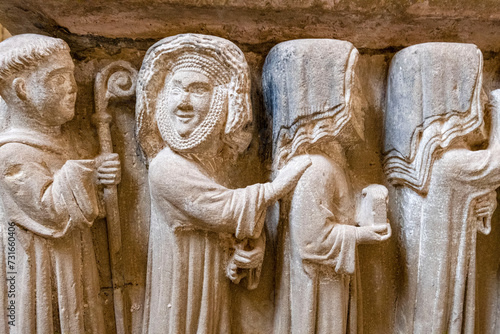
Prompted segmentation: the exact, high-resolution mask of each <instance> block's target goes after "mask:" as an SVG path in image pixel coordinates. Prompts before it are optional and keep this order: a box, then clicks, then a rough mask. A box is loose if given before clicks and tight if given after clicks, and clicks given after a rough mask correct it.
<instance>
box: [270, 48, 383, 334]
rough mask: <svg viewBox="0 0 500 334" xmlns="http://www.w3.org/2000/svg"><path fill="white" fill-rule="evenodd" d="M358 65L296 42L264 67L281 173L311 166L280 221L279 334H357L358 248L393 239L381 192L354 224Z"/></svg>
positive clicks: (352, 58) (352, 54)
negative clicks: (291, 166)
mask: <svg viewBox="0 0 500 334" xmlns="http://www.w3.org/2000/svg"><path fill="white" fill-rule="evenodd" d="M357 60H358V51H357V50H356V48H354V46H353V45H352V44H351V43H349V42H346V41H338V40H320V39H318V40H295V41H288V42H284V43H281V44H278V45H277V46H275V47H274V48H273V49H272V50H271V51H270V53H269V55H268V56H267V59H266V62H265V65H264V70H263V90H264V100H265V102H266V107H267V109H268V111H269V113H270V114H271V115H272V119H273V152H274V163H275V166H276V168H279V167H280V166H281V165H283V164H286V163H287V162H288V161H289V160H290V159H292V158H294V157H295V159H300V158H309V159H311V161H312V165H311V167H310V168H309V169H308V170H307V171H306V172H305V173H304V175H303V176H302V178H301V179H300V180H299V182H298V184H297V187H296V188H295V190H294V192H293V194H292V195H290V196H288V197H287V198H286V199H283V200H282V201H281V202H280V214H279V215H275V217H279V223H278V224H277V225H278V234H279V235H278V258H279V260H278V266H277V279H276V285H277V286H276V289H277V295H276V309H275V322H274V332H275V333H359V332H361V331H362V324H361V320H358V319H361V313H362V312H361V304H360V303H361V291H359V289H360V283H359V279H360V277H359V268H358V261H357V257H358V255H357V245H358V244H360V243H374V242H380V241H383V240H386V239H388V238H389V237H390V235H391V228H390V225H389V224H388V223H387V214H386V212H385V211H386V201H387V189H386V188H385V187H384V186H382V185H371V186H369V187H367V188H365V190H364V191H363V197H362V199H361V201H362V204H361V206H360V209H361V210H359V212H358V215H356V205H355V203H356V202H355V197H354V193H353V189H352V185H351V181H350V175H349V174H350V173H349V167H348V164H347V160H346V157H345V150H346V149H349V147H350V146H351V144H352V142H353V141H355V139H356V138H355V137H359V136H360V135H362V128H361V126H360V124H359V123H360V119H362V117H360V116H361V115H359V114H360V113H362V111H363V110H362V108H361V104H360V103H359V102H360V101H359V100H360V99H361V98H362V97H361V96H360V94H361V92H360V89H359V85H358V82H357V76H356V64H357ZM356 218H358V219H360V220H359V221H356ZM356 223H359V225H361V226H356Z"/></svg>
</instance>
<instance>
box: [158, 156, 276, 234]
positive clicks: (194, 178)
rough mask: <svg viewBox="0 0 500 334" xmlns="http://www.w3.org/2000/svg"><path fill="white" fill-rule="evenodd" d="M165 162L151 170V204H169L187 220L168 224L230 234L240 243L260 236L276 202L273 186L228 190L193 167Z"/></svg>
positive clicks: (191, 165)
mask: <svg viewBox="0 0 500 334" xmlns="http://www.w3.org/2000/svg"><path fill="white" fill-rule="evenodd" d="M162 161H163V160H161V157H160V159H159V160H156V161H155V162H153V163H152V164H151V166H150V174H149V177H150V185H151V195H152V200H153V201H157V202H158V203H161V202H162V201H167V202H168V203H169V204H170V205H172V206H174V207H175V208H177V209H178V210H179V211H180V212H182V216H184V217H179V218H178V219H173V220H172V221H169V222H168V223H170V224H174V225H175V224H180V225H186V227H194V228H199V229H203V230H209V231H214V232H225V233H231V234H235V236H236V238H238V239H244V238H258V237H259V236H260V233H261V230H262V227H263V226H264V220H265V215H266V209H267V207H268V206H269V205H270V204H271V202H272V199H273V198H274V190H273V187H272V185H271V184H270V183H265V184H254V185H251V186H248V187H245V188H239V189H228V188H226V187H224V186H222V185H220V184H218V183H217V182H215V181H214V180H212V179H211V178H209V177H208V176H207V175H205V174H204V173H202V172H201V171H200V170H199V169H198V168H197V167H196V166H195V165H194V164H190V163H188V162H185V163H184V165H183V164H182V161H181V162H180V164H178V163H177V162H178V161H169V162H168V165H167V164H166V163H164V161H163V162H162ZM167 166H168V167H167ZM175 227H176V226H174V228H175Z"/></svg>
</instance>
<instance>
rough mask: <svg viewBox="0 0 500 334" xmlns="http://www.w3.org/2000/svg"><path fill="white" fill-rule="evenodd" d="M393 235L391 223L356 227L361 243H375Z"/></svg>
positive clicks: (358, 239)
mask: <svg viewBox="0 0 500 334" xmlns="http://www.w3.org/2000/svg"><path fill="white" fill-rule="evenodd" d="M391 235H392V229H391V225H390V224H388V223H387V224H380V225H370V226H361V227H358V228H357V229H356V239H357V241H358V243H359V244H373V243H377V242H382V241H385V240H387V239H389V238H390V237H391Z"/></svg>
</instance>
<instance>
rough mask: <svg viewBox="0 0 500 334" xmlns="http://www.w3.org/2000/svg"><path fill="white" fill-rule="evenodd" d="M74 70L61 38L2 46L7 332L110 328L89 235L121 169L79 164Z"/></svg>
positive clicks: (99, 162)
mask: <svg viewBox="0 0 500 334" xmlns="http://www.w3.org/2000/svg"><path fill="white" fill-rule="evenodd" d="M73 70H74V64H73V61H72V59H71V57H70V54H69V47H68V45H67V44H66V43H65V42H64V41H62V40H60V39H55V38H51V37H46V36H40V35H20V36H15V37H12V38H10V39H8V40H7V41H4V42H2V43H1V44H0V94H1V96H2V98H3V100H2V101H1V102H2V104H3V105H2V112H3V113H2V116H3V117H2V119H1V120H2V133H1V135H0V157H1V159H0V161H1V164H0V175H2V178H1V179H0V189H1V202H0V203H1V206H0V216H1V220H2V225H1V228H0V230H1V231H2V238H3V242H2V260H1V261H0V262H2V263H3V265H4V266H3V269H2V271H1V272H0V276H1V277H2V281H4V282H5V281H6V280H7V279H8V282H10V283H9V285H8V286H7V291H6V290H5V288H6V286H5V285H3V286H2V287H1V288H0V296H1V298H0V300H1V304H2V307H1V308H2V317H1V318H0V328H2V332H6V333H7V332H8V331H9V330H8V329H7V328H9V329H10V331H9V332H10V333H54V332H56V331H62V332H66V333H70V332H73V333H84V332H85V333H104V331H105V322H104V313H103V311H102V305H101V300H100V298H99V292H100V286H99V279H98V272H97V265H96V257H95V254H94V249H93V242H92V234H91V230H90V228H91V226H92V225H93V223H94V220H96V218H98V217H99V216H100V217H102V216H103V215H104V212H103V208H102V205H101V202H100V198H99V193H100V192H101V189H102V187H113V186H115V185H116V184H117V183H119V182H120V162H119V158H118V155H117V154H103V155H100V156H98V157H97V158H95V159H85V160H84V159H82V157H78V155H77V154H75V153H77V152H75V147H73V146H72V145H71V144H72V142H71V140H70V137H68V134H66V133H63V132H62V130H61V127H62V126H63V125H64V124H65V123H67V122H68V121H70V120H71V119H73V117H74V115H75V101H76V90H77V87H76V82H75V79H74V75H73ZM4 256H5V257H4ZM5 310H8V314H7V317H5V316H4V315H5V314H4V312H5Z"/></svg>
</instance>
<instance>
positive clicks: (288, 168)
mask: <svg viewBox="0 0 500 334" xmlns="http://www.w3.org/2000/svg"><path fill="white" fill-rule="evenodd" d="M311 163H312V162H311V159H310V158H309V157H308V156H307V155H301V156H298V157H295V158H293V159H291V160H290V161H289V162H288V163H287V164H286V165H285V167H283V168H282V169H281V170H280V171H279V172H278V176H277V177H276V178H275V179H274V181H273V182H272V184H273V187H274V190H275V191H276V196H277V198H281V197H283V196H284V195H286V194H287V193H288V192H290V191H291V190H292V189H293V188H295V186H296V185H297V182H298V181H299V179H300V177H301V176H302V174H304V172H305V171H306V170H307V168H309V166H311Z"/></svg>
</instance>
